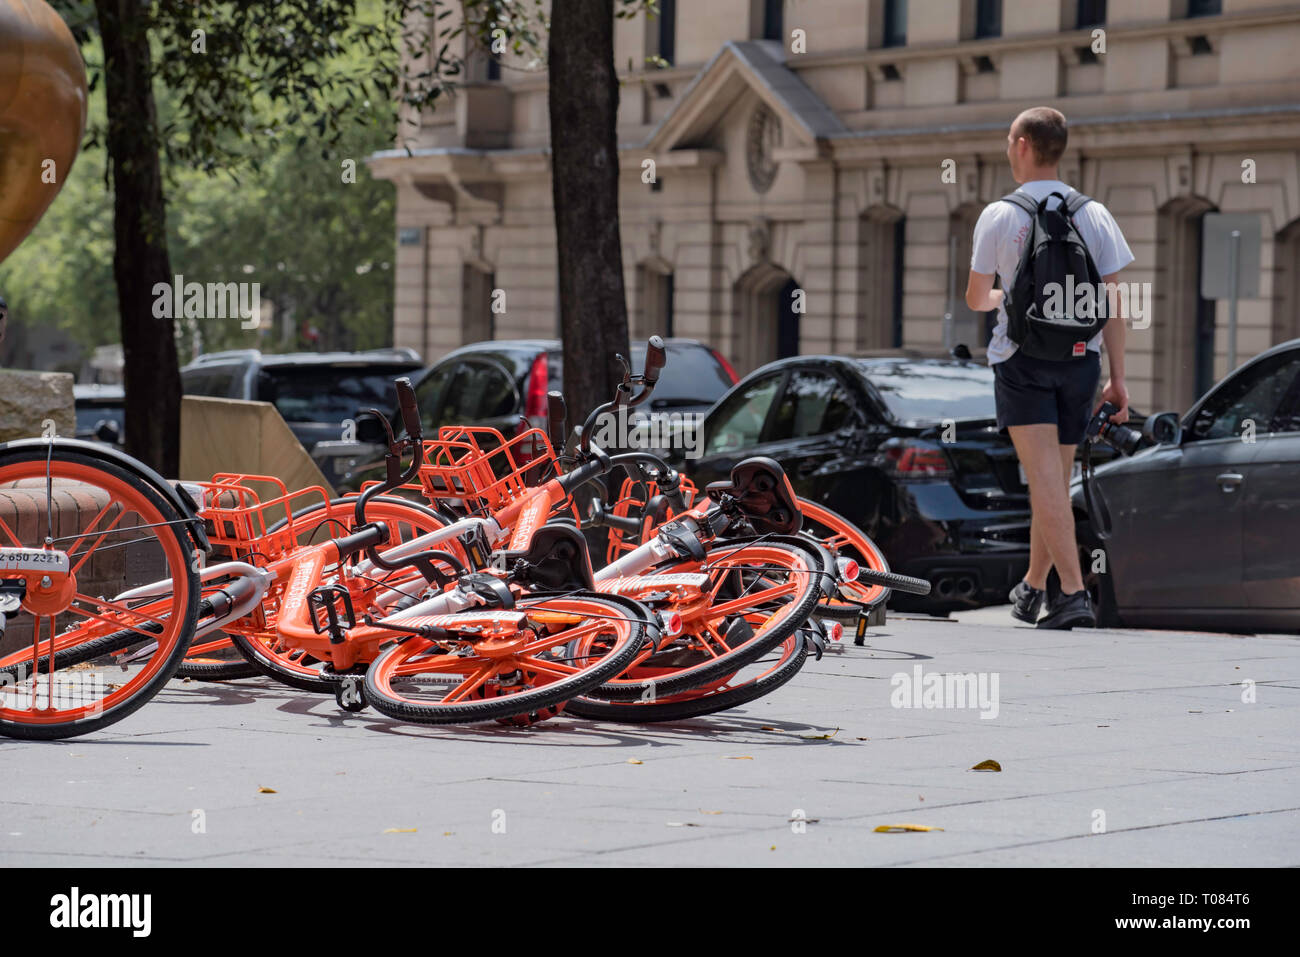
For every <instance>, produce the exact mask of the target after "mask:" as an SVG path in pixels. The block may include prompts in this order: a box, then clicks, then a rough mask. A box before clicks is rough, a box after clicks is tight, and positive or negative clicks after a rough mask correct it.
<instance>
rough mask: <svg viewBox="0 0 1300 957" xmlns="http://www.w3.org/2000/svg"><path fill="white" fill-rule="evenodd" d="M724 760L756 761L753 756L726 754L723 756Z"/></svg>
mask: <svg viewBox="0 0 1300 957" xmlns="http://www.w3.org/2000/svg"><path fill="white" fill-rule="evenodd" d="M722 760H724V761H753V760H754V756H753V755H752V754H726V755H723V757H722Z"/></svg>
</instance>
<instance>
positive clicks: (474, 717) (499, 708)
mask: <svg viewBox="0 0 1300 957" xmlns="http://www.w3.org/2000/svg"><path fill="white" fill-rule="evenodd" d="M566 605H567V606H569V607H570V608H572V607H575V606H576V607H586V608H588V609H590V610H591V611H592V612H593V614H592V615H591V616H590V617H591V618H593V619H599V618H605V619H609V620H617V621H620V622H626V626H625V630H624V632H623V633H622V634H621V636H620V637H619V638H618V640H617V642H616V643H615V645H614V647H612V648H611V649H610V650H609V651H607V653H606V654H605V655H603V656H602V657H600V658H599V659H598V660H597V661H596V662H595V664H592V665H590V666H587V667H585V668H582V669H580V670H578V671H576V672H574V673H573V674H571V675H568V676H567V677H563V678H558V679H556V680H553V681H550V682H547V683H544V684H541V685H540V686H538V687H535V688H532V689H530V690H527V691H520V692H517V693H514V694H503V695H498V696H496V697H490V698H488V697H484V698H474V699H471V700H465V701H461V702H457V703H453V704H447V703H445V698H446V697H448V696H449V695H450V694H455V693H459V690H458V689H460V688H463V687H464V686H465V685H466V682H464V681H462V682H460V683H459V684H458V685H457V686H456V688H457V690H454V691H452V692H449V695H444V702H443V703H438V702H425V701H416V700H413V699H411V698H409V697H403V696H401V695H399V694H397V693H396V692H395V691H394V690H393V687H392V683H393V679H394V678H396V677H399V676H398V675H397V671H398V670H399V669H400V668H402V667H411V668H415V667H417V666H416V665H413V664H411V662H412V661H413V660H415V659H417V658H418V657H419V655H420V653H421V652H422V651H424V650H426V649H427V648H429V647H430V646H431V645H432V642H429V641H427V640H425V639H422V638H414V637H413V638H408V639H406V640H405V641H403V642H401V643H400V644H396V645H393V646H391V647H389V648H387V649H386V650H384V651H383V652H381V653H380V655H379V657H377V658H376V659H375V660H374V662H373V663H372V664H371V665H370V667H369V668H368V669H367V670H366V678H365V695H366V700H367V701H368V702H369V704H370V705H371V707H373V708H374V709H375V710H376V711H378V712H380V713H381V714H384V715H387V716H388V717H390V718H394V719H396V720H399V721H411V722H415V723H418V724H475V723H479V722H484V721H501V720H508V719H511V718H514V717H516V716H519V715H534V714H540V713H541V712H544V711H546V710H547V709H551V708H554V707H555V706H556V705H563V704H565V703H566V702H568V701H569V700H571V699H572V698H573V697H575V696H576V695H580V694H582V693H583V692H585V691H588V690H590V689H591V688H593V687H595V686H597V685H599V684H600V683H601V682H602V681H604V680H606V679H607V678H610V677H613V676H614V675H616V674H618V673H619V672H620V671H622V670H623V669H624V668H626V667H627V665H628V664H629V663H630V662H631V660H632V658H633V657H635V655H636V654H637V652H638V651H639V650H640V648H641V646H642V644H643V643H644V642H645V640H646V638H647V635H648V634H649V628H648V622H649V621H650V620H651V617H650V613H649V611H648V610H647V609H646V608H645V607H644V606H642V605H640V604H639V603H637V602H630V601H628V600H627V599H620V598H618V596H613V595H602V594H599V593H596V592H577V593H574V594H572V595H564V596H550V597H548V596H539V597H532V598H529V599H526V600H525V601H522V602H520V603H519V604H518V605H516V610H521V611H533V612H534V613H536V612H537V611H542V612H545V611H547V610H548V609H550V610H560V611H562V610H563V609H564V608H565V606H566ZM539 606H545V607H540V608H539ZM599 609H605V612H604V614H598V610H599ZM570 613H572V612H570ZM448 617H454V616H448ZM563 646H564V645H563V644H562V643H560V642H558V641H557V642H556V644H555V645H554V646H553V647H563ZM442 657H444V658H450V657H453V656H445V655H444V656H442ZM476 660H477V661H487V660H488V659H485V658H480V657H479V656H473V657H470V658H467V659H466V660H465V664H464V665H458V667H470V666H472V664H473V663H474V662H475V661H476ZM494 667H496V666H494ZM525 667H526V666H525ZM485 673H488V674H490V673H491V671H490V669H488V670H487V671H486V672H485Z"/></svg>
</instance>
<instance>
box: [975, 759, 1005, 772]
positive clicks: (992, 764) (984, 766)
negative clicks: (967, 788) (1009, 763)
mask: <svg viewBox="0 0 1300 957" xmlns="http://www.w3.org/2000/svg"><path fill="white" fill-rule="evenodd" d="M971 770H972V771H1001V770H1002V765H1000V764H998V763H997V762H996V761H994V760H993V759H992V758H989V759H988V760H987V761H981V762H980V763H979V764H977V765H975V767H973V768H971Z"/></svg>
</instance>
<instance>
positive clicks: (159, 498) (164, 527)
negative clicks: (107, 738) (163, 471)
mask: <svg viewBox="0 0 1300 957" xmlns="http://www.w3.org/2000/svg"><path fill="white" fill-rule="evenodd" d="M55 463H58V464H57V466H56V465H55ZM47 472H48V474H49V475H50V476H51V477H54V475H55V473H59V474H58V478H59V479H60V480H61V481H63V480H68V481H72V482H74V483H78V484H82V485H89V486H92V487H95V486H94V481H95V480H96V479H97V480H98V481H99V482H102V483H105V484H102V485H99V486H98V487H99V488H100V489H101V491H105V492H107V493H108V495H109V500H110V502H116V503H118V504H119V505H120V506H121V507H123V508H125V507H127V506H128V505H129V506H130V507H131V509H132V511H134V512H135V513H136V514H139V515H141V516H142V518H144V519H145V522H144V524H143V525H142V526H139V527H148V528H151V529H152V530H153V531H151V533H150V534H151V535H153V537H154V538H155V539H156V541H157V542H158V544H159V545H160V547H161V549H162V552H163V557H164V560H165V562H166V571H167V572H168V573H169V574H168V575H167V576H166V577H168V578H170V579H171V580H172V581H173V582H176V581H183V582H184V583H185V594H184V595H182V596H179V597H178V596H176V594H175V590H174V589H173V592H172V593H171V596H170V597H171V602H170V605H171V608H172V611H171V612H170V613H169V614H168V615H167V617H166V619H165V622H166V624H162V623H159V624H158V625H157V628H156V630H155V629H154V628H149V629H145V628H144V627H140V628H138V629H136V630H132V629H121V630H119V631H117V632H113V633H110V634H108V635H102V636H98V637H97V638H93V639H88V640H87V641H86V642H80V643H78V644H76V645H73V646H69V647H66V648H60V649H56V650H55V652H54V655H53V660H54V670H55V671H56V672H57V671H58V670H59V667H60V665H61V664H62V663H63V662H67V664H81V663H84V662H85V661H89V660H92V659H93V658H95V657H99V656H101V655H103V654H106V653H110V652H112V651H117V650H120V649H122V648H123V647H124V645H129V644H130V643H132V642H134V641H139V640H140V638H141V637H142V636H141V634H140V632H146V633H147V634H150V633H151V634H157V635H161V636H164V637H163V640H164V642H165V644H166V645H169V646H170V647H165V648H164V653H163V655H161V656H158V655H157V654H156V653H155V654H153V655H149V656H148V657H147V658H144V659H142V661H143V662H144V664H143V666H142V668H141V669H140V671H139V673H138V674H137V675H136V676H135V677H133V678H130V679H128V680H127V681H126V682H125V683H124V684H122V685H119V686H117V687H115V688H112V689H111V690H110V691H109V693H108V694H107V695H106V696H105V697H104V699H103V702H100V703H99V704H97V705H83V706H81V707H79V708H77V709H72V710H69V713H68V714H67V716H66V717H64V718H62V719H60V718H59V716H58V715H57V714H55V713H54V712H55V711H62V710H64V709H41V713H40V715H39V717H38V716H37V715H36V714H32V713H29V712H30V709H28V710H27V711H23V710H20V709H13V708H6V707H3V705H0V735H4V736H7V737H11V738H22V739H27V740H46V741H48V740H54V739H57V738H69V737H76V736H79V735H83V734H90V733H92V732H94V731H98V730H100V729H102V728H105V727H108V726H109V725H112V724H115V723H117V722H118V721H121V720H122V719H123V718H126V717H129V716H130V715H132V714H134V713H135V712H136V711H138V710H139V709H140V708H142V707H143V706H144V705H145V704H147V703H148V702H149V701H150V700H152V699H153V697H154V696H155V695H156V694H157V693H158V692H159V691H160V690H162V688H163V686H164V685H166V684H167V682H168V681H170V680H171V678H172V677H173V676H174V675H175V673H176V668H177V667H178V666H179V665H180V662H181V659H182V658H184V657H185V652H186V650H187V649H188V648H189V643H190V640H191V639H192V638H193V635H194V626H195V622H196V620H197V616H198V609H199V574H198V568H197V564H198V563H197V561H196V560H195V549H194V543H193V540H192V539H191V537H190V533H189V532H188V530H187V529H186V528H185V517H184V516H182V515H180V514H179V513H178V512H177V511H176V509H175V507H174V506H173V505H172V504H171V502H170V501H169V500H168V499H167V498H166V497H165V496H164V495H163V494H162V493H161V492H160V491H159V490H158V489H157V488H155V487H154V486H153V485H152V484H151V483H150V482H148V481H146V480H145V479H144V478H142V477H140V476H139V475H137V474H135V473H134V472H131V471H130V470H128V469H126V468H124V467H122V466H120V465H117V464H115V463H113V462H109V461H105V460H103V459H100V458H97V457H95V456H92V455H88V454H86V453H84V452H80V451H77V450H75V449H71V448H66V447H64V448H60V447H59V446H58V445H57V444H56V445H55V446H54V448H53V450H51V449H50V448H48V447H41V446H26V447H20V448H6V447H3V446H0V486H3V485H7V484H8V483H10V482H15V483H17V482H20V481H23V480H27V479H30V478H32V477H33V475H35V476H37V477H40V476H43V475H45V474H46V473H47ZM28 473H31V474H28ZM105 508H107V506H105ZM100 514H101V515H103V514H104V513H103V512H101V513H100ZM111 527H112V526H108V528H111ZM128 527H136V526H123V528H128ZM84 537H87V536H85V535H84V533H83V538H84ZM104 537H106V535H101V536H100V539H99V541H102V540H103V538H104ZM15 541H16V539H15ZM81 542H82V539H78V542H77V544H74V546H73V548H74V549H75V548H76V547H77V545H79V544H81ZM18 544H20V545H21V543H18ZM97 547H98V542H96V543H95V544H92V545H91V547H90V548H89V549H88V550H87V551H86V552H84V553H81V555H79V556H78V557H79V564H80V562H84V560H85V559H86V558H88V557H89V556H90V554H91V553H93V552H94V551H95V549H96V548H97ZM74 600H75V599H74ZM177 612H179V615H178V614H177ZM58 614H62V612H60V613H58ZM83 614H84V612H83ZM40 617H45V616H40ZM53 617H57V614H56V615H55V616H53ZM37 620H38V621H39V618H38V619H37ZM90 620H91V619H90V618H89V616H87V621H90ZM168 626H170V627H168ZM73 630H75V629H66V628H65V629H64V631H63V632H61V633H60V637H66V636H67V635H68V634H69V632H70V631H73ZM127 636H131V637H129V638H128V637H127ZM9 659H13V660H12V661H9ZM73 659H76V660H73ZM4 660H5V661H8V663H7V664H6V663H2V662H0V674H4V675H6V676H7V677H8V676H17V675H19V674H20V673H21V672H26V670H27V669H26V664H25V661H24V660H22V659H21V658H19V657H18V653H17V652H13V653H11V654H10V655H8V656H5V659H4ZM38 661H41V662H43V663H44V664H45V665H46V666H47V667H48V665H49V661H50V655H49V652H46V654H45V656H43V657H41V656H39V654H38ZM64 667H67V665H64ZM42 673H48V672H38V675H39V674H42ZM24 677H25V676H24ZM19 680H20V681H21V680H22V679H19ZM34 680H35V679H34ZM136 682H139V683H138V684H136ZM132 685H135V687H132ZM114 697H118V700H116V701H114V700H113V699H114ZM104 702H111V703H109V704H104ZM86 712H89V713H86ZM24 714H27V718H26V719H25V720H24V719H23V718H22V717H19V716H21V715H24Z"/></svg>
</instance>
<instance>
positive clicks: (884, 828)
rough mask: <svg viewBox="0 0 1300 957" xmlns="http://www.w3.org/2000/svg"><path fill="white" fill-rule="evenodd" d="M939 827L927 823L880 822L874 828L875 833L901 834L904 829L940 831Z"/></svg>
mask: <svg viewBox="0 0 1300 957" xmlns="http://www.w3.org/2000/svg"><path fill="white" fill-rule="evenodd" d="M942 830H943V828H941V827H931V826H930V825H928V824H882V825H880V827H878V828H876V833H877V834H901V833H903V832H904V831H942Z"/></svg>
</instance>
